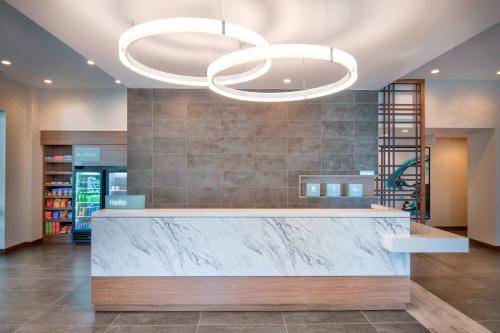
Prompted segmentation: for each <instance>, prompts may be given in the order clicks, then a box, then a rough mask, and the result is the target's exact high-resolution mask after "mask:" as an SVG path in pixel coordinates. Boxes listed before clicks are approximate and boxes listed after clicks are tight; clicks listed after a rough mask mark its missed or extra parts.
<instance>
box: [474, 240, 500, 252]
mask: <svg viewBox="0 0 500 333" xmlns="http://www.w3.org/2000/svg"><path fill="white" fill-rule="evenodd" d="M469 241H470V242H471V243H472V244H476V245H479V246H482V247H486V248H488V249H490V250H494V251H500V246H497V245H491V244H488V243H484V242H481V241H478V240H476V239H472V238H469Z"/></svg>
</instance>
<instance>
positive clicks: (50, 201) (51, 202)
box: [45, 199, 54, 208]
mask: <svg viewBox="0 0 500 333" xmlns="http://www.w3.org/2000/svg"><path fill="white" fill-rule="evenodd" d="M45 207H47V208H52V207H54V199H47V201H46V202H45Z"/></svg>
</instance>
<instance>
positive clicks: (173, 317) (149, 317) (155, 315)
mask: <svg viewBox="0 0 500 333" xmlns="http://www.w3.org/2000/svg"><path fill="white" fill-rule="evenodd" d="M199 319H200V313H199V312H122V313H120V315H119V316H118V318H117V319H116V321H115V322H114V324H116V325H196V324H198V321H199Z"/></svg>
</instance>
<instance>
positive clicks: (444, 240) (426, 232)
mask: <svg viewBox="0 0 500 333" xmlns="http://www.w3.org/2000/svg"><path fill="white" fill-rule="evenodd" d="M384 247H385V248H386V249H387V250H389V251H391V252H406V253H467V252H469V239H468V238H467V237H463V236H460V235H457V234H454V233H451V232H448V231H444V230H441V229H438V228H433V227H430V226H428V225H425V224H421V223H416V222H411V232H410V235H387V236H385V237H384Z"/></svg>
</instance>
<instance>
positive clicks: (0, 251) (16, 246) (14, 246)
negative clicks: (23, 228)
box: [0, 238, 43, 254]
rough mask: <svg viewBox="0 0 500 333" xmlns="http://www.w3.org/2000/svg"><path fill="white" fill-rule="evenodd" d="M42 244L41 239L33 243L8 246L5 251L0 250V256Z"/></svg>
mask: <svg viewBox="0 0 500 333" xmlns="http://www.w3.org/2000/svg"><path fill="white" fill-rule="evenodd" d="M42 243H43V238H39V239H35V240H34V241H31V242H22V243H19V244H16V245H12V246H9V247H8V248H5V249H0V254H7V253H10V252H13V251H16V250H19V249H22V248H24V247H29V246H35V245H38V244H42Z"/></svg>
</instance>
